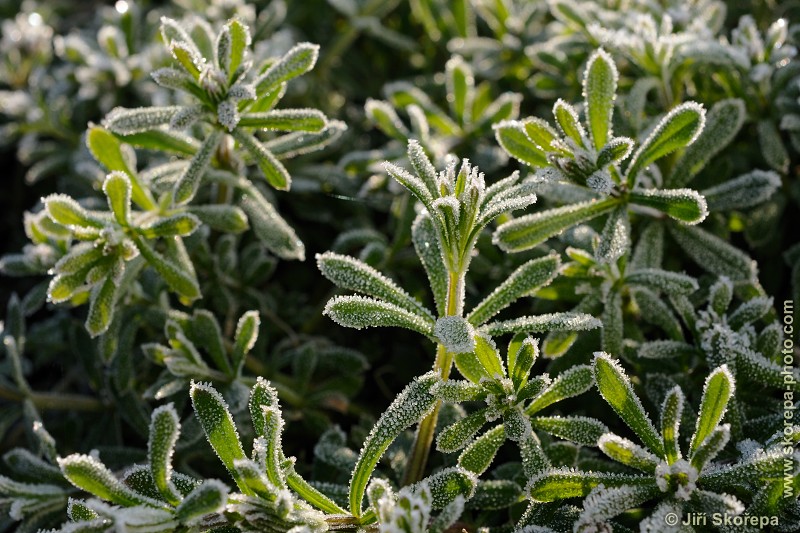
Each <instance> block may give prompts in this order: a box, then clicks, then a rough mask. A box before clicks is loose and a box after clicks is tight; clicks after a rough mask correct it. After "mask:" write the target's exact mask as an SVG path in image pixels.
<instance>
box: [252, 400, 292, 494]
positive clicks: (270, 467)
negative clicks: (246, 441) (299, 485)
mask: <svg viewBox="0 0 800 533" xmlns="http://www.w3.org/2000/svg"><path fill="white" fill-rule="evenodd" d="M261 415H262V417H263V418H264V430H263V432H264V435H263V437H261V438H259V439H258V440H257V441H256V444H254V445H253V448H254V451H255V449H256V448H260V447H261V446H263V450H260V451H259V453H263V454H264V457H265V458H266V461H265V462H264V465H265V468H264V471H265V473H266V475H267V479H269V481H270V483H272V484H273V485H275V486H276V487H278V488H280V489H282V488H285V487H286V476H285V475H284V473H283V470H282V469H281V467H280V462H281V456H282V449H281V434H282V433H283V425H284V423H283V416H281V411H280V409H278V408H277V407H262V408H261Z"/></svg>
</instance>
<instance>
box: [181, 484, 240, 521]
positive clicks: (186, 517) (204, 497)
mask: <svg viewBox="0 0 800 533" xmlns="http://www.w3.org/2000/svg"><path fill="white" fill-rule="evenodd" d="M227 501H228V487H226V486H225V484H224V483H222V482H220V481H217V480H215V479H207V480H205V481H203V484H202V485H200V486H198V487H197V488H196V489H194V490H193V491H192V492H190V493H189V494H188V495H187V496H186V497H185V498H184V499H183V501H182V502H181V503H180V505H178V507H177V508H176V509H175V518H177V519H178V520H179V521H180V522H181V523H182V524H188V523H192V522H194V521H196V520H198V519H199V518H202V517H203V516H205V515H208V514H211V513H216V512H218V511H220V510H222V508H223V507H224V506H225V504H226V503H227Z"/></svg>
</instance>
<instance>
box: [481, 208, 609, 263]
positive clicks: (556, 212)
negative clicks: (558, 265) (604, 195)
mask: <svg viewBox="0 0 800 533" xmlns="http://www.w3.org/2000/svg"><path fill="white" fill-rule="evenodd" d="M617 203H618V202H617V200H616V199H606V200H600V201H598V200H591V201H588V202H582V203H577V204H570V205H566V206H564V207H558V208H555V209H548V210H547V211H542V212H540V213H534V214H531V215H524V216H521V217H519V218H516V219H514V220H511V221H509V222H506V223H504V224H501V225H500V226H499V227H498V228H497V230H496V231H495V232H494V234H493V235H492V242H494V243H495V244H496V245H497V246H499V247H500V248H501V249H502V250H504V251H506V252H521V251H524V250H528V249H530V248H533V247H534V246H536V245H537V244H541V243H543V242H545V241H546V240H547V239H549V238H550V237H553V236H554V235H558V234H560V233H561V232H563V231H564V230H565V229H567V228H570V227H572V226H575V225H577V224H581V223H583V222H586V221H588V220H591V219H593V218H595V217H597V216H599V215H602V214H603V213H606V212H608V211H611V210H612V209H613V208H614V207H615V206H616V205H617Z"/></svg>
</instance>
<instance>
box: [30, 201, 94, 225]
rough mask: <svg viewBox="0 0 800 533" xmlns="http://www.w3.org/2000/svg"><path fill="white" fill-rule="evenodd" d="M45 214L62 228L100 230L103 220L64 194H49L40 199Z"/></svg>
mask: <svg viewBox="0 0 800 533" xmlns="http://www.w3.org/2000/svg"><path fill="white" fill-rule="evenodd" d="M42 203H43V204H44V208H45V209H46V210H47V214H48V215H49V216H50V218H52V219H53V220H55V221H56V222H58V223H59V224H61V225H64V226H68V227H69V226H78V227H84V228H102V227H103V225H104V224H103V220H101V219H100V218H98V217H95V216H94V215H92V214H91V213H89V212H88V211H87V210H86V209H84V208H83V207H81V206H80V204H78V202H76V201H75V200H73V199H72V198H71V197H69V196H67V195H66V194H51V195H50V196H46V197H44V198H42Z"/></svg>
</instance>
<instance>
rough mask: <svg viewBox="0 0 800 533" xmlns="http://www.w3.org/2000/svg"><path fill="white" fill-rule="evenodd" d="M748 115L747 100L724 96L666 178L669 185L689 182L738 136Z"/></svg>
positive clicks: (673, 185) (677, 185) (678, 185)
mask: <svg viewBox="0 0 800 533" xmlns="http://www.w3.org/2000/svg"><path fill="white" fill-rule="evenodd" d="M746 115H747V113H746V110H745V106H744V102H743V101H742V100H740V99H738V98H732V99H730V100H721V101H719V102H717V103H716V104H714V106H713V107H712V108H711V110H709V112H708V114H707V115H706V124H705V127H704V128H703V131H702V132H701V133H700V135H699V136H698V137H697V140H695V142H694V143H692V145H691V146H689V147H688V148H686V151H685V152H684V153H683V155H682V156H681V158H680V159H678V162H677V163H675V166H674V168H673V169H672V173H671V174H670V175H669V177H668V178H667V179H666V181H665V184H666V185H667V187H669V188H677V187H683V186H684V185H686V184H687V183H689V182H690V181H691V180H692V178H694V177H695V176H696V175H697V174H698V173H699V172H700V171H701V170H703V168H705V166H706V165H707V164H708V162H709V161H711V159H712V158H713V157H714V156H715V155H717V154H718V153H719V152H720V151H721V150H722V149H723V148H725V147H726V146H727V145H728V144H730V142H731V141H732V140H733V139H734V137H736V134H737V133H739V130H740V129H741V128H742V124H744V119H745V117H746ZM706 199H707V200H708V202H709V207H710V208H711V200H710V199H709V198H708V197H706ZM712 209H713V208H712Z"/></svg>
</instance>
